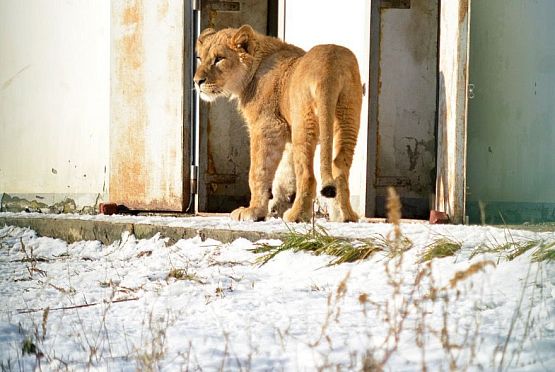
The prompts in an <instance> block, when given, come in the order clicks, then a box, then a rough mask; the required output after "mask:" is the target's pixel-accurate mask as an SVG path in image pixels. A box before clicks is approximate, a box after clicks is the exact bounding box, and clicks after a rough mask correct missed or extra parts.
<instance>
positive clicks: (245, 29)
mask: <svg viewBox="0 0 555 372" xmlns="http://www.w3.org/2000/svg"><path fill="white" fill-rule="evenodd" d="M253 39H254V30H253V29H252V27H251V26H250V25H243V26H241V27H240V28H239V29H238V30H237V32H235V35H233V37H232V38H231V47H232V48H233V49H237V50H241V49H242V50H243V51H245V52H247V53H249V54H250V53H251V51H252V42H253Z"/></svg>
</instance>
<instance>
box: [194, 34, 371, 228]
mask: <svg viewBox="0 0 555 372" xmlns="http://www.w3.org/2000/svg"><path fill="white" fill-rule="evenodd" d="M196 51H197V56H198V58H199V65H198V67H197V71H196V73H195V76H194V79H193V80H194V82H195V87H196V89H197V91H198V92H199V95H200V97H201V99H203V100H205V101H209V102H211V101H214V100H215V99H216V98H218V97H228V98H230V99H236V100H237V102H238V107H239V110H240V112H241V113H242V115H243V117H244V119H245V121H246V123H247V127H248V132H249V137H250V169H249V188H250V191H251V199H250V203H249V206H248V207H240V208H238V209H236V210H234V211H233V212H231V218H232V219H233V220H238V221H240V220H248V221H262V220H265V219H266V217H267V216H268V212H269V211H268V203H269V201H270V199H271V198H272V196H273V197H274V199H275V200H276V202H277V201H279V202H280V203H281V204H280V206H279V208H278V209H283V207H282V205H291V203H290V201H291V199H294V200H293V203H292V205H291V206H290V208H288V209H287V210H286V211H285V212H283V220H284V221H287V222H301V221H309V220H310V219H311V218H312V205H313V201H314V198H315V197H316V180H315V177H314V167H313V161H314V153H315V150H316V146H317V144H318V143H319V144H320V173H321V180H322V187H321V190H320V193H321V195H323V196H324V197H326V198H329V199H331V200H332V203H331V204H332V208H331V210H330V211H329V212H330V220H331V221H341V222H348V221H357V220H358V216H357V214H356V213H355V211H354V210H353V208H352V206H351V203H350V200H349V199H350V191H349V172H350V168H351V164H352V161H353V154H354V150H355V145H356V141H357V136H358V130H359V126H360V111H361V106H362V95H363V91H362V83H361V80H360V72H359V68H358V63H357V59H356V57H355V55H354V54H353V53H352V52H351V51H350V50H349V49H347V48H345V47H342V46H338V45H332V44H329V45H318V46H315V47H313V48H312V49H310V50H309V51H308V52H305V51H304V50H303V49H301V48H299V47H296V46H294V45H291V44H287V43H285V42H283V41H281V40H279V39H277V38H274V37H270V36H265V35H262V34H260V33H258V32H256V31H254V30H253V28H252V27H251V26H250V25H243V26H241V27H240V28H238V29H235V28H227V29H223V30H220V31H216V30H214V29H212V28H208V29H205V30H204V31H203V32H202V33H201V34H200V35H199V37H198V40H197V43H196ZM286 147H287V148H288V150H287V151H284V150H285V149H286ZM282 159H283V160H284V161H282ZM280 162H281V163H282V166H280V168H281V167H283V168H284V171H283V172H278V173H282V174H283V175H282V176H279V174H278V178H277V179H276V181H277V184H276V183H274V187H273V189H274V191H276V195H272V183H273V181H274V176H275V174H276V170H277V168H278V164H280ZM293 168H294V174H295V177H294V182H295V183H294V185H295V187H294V191H293V192H291V191H292V187H291V185H290V184H291V177H289V176H288V174H289V175H290V174H291V170H292V169H293ZM280 185H281V186H283V187H281V188H280ZM280 189H283V190H284V191H280ZM287 193H289V195H287ZM276 202H274V203H273V204H274V205H276ZM278 213H282V211H281V210H280V211H278Z"/></svg>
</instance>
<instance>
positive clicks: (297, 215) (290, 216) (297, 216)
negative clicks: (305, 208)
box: [283, 208, 312, 222]
mask: <svg viewBox="0 0 555 372" xmlns="http://www.w3.org/2000/svg"><path fill="white" fill-rule="evenodd" d="M311 218H312V215H311V214H310V213H302V212H299V211H297V210H295V209H293V208H291V209H288V210H287V211H285V213H284V214H283V220H284V221H285V222H309V221H310V219H311Z"/></svg>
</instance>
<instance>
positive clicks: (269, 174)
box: [231, 130, 285, 221]
mask: <svg viewBox="0 0 555 372" xmlns="http://www.w3.org/2000/svg"><path fill="white" fill-rule="evenodd" d="M250 135H251V136H250V145H251V150H250V158H251V165H250V169H249V188H250V191H251V200H250V204H249V206H248V207H240V208H237V209H236V210H234V211H233V212H231V218H232V219H233V220H235V221H263V220H264V219H266V216H267V215H268V201H269V200H270V193H271V190H272V180H273V179H274V175H275V173H276V169H277V166H278V164H279V161H280V159H281V156H282V153H283V148H284V146H285V140H283V139H282V138H281V137H280V136H275V137H273V138H272V136H268V133H264V131H262V130H259V131H255V130H252V131H251V134H250Z"/></svg>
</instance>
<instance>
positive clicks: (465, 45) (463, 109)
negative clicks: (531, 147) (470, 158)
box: [434, 0, 471, 224]
mask: <svg viewBox="0 0 555 372" xmlns="http://www.w3.org/2000/svg"><path fill="white" fill-rule="evenodd" d="M470 3H471V0H448V1H440V19H439V28H440V30H439V53H438V66H439V68H438V78H439V87H438V108H437V109H438V134H437V178H436V197H435V203H434V204H435V206H434V209H436V210H438V211H442V212H446V213H447V214H448V215H449V218H450V220H451V222H453V223H457V224H460V223H464V222H465V221H466V217H465V204H466V133H467V111H468V70H469V69H468V63H469V42H470Z"/></svg>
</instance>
